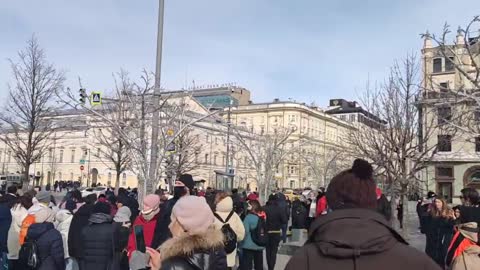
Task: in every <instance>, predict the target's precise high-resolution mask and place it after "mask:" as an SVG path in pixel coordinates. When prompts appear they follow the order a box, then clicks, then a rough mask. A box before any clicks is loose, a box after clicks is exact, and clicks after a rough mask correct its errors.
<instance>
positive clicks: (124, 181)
mask: <svg viewBox="0 0 480 270" xmlns="http://www.w3.org/2000/svg"><path fill="white" fill-rule="evenodd" d="M126 185H127V173H123V174H122V186H126Z"/></svg>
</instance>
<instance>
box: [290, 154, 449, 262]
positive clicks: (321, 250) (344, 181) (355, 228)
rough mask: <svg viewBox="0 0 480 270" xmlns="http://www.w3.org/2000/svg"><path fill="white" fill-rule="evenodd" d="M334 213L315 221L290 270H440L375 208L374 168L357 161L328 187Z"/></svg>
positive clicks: (328, 195) (328, 199) (365, 162)
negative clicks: (409, 244) (411, 245)
mask: <svg viewBox="0 0 480 270" xmlns="http://www.w3.org/2000/svg"><path fill="white" fill-rule="evenodd" d="M326 196H327V202H328V205H329V208H330V209H332V212H331V213H329V214H327V215H325V216H322V217H321V218H318V219H316V220H315V221H314V222H313V224H312V227H311V228H310V229H311V230H310V231H309V236H308V241H307V242H306V243H305V245H304V246H303V247H301V248H300V249H298V250H297V251H296V252H295V254H294V255H293V256H292V258H291V259H290V261H289V262H288V264H287V267H286V268H285V269H286V270H313V269H322V270H354V269H355V270H360V269H368V270H384V269H389V270H404V269H409V270H440V267H439V266H438V265H436V264H435V262H433V261H432V260H431V259H430V258H429V257H428V256H426V255H425V254H423V253H422V252H420V251H418V250H416V249H415V248H413V247H410V246H408V244H407V242H405V240H403V238H402V237H401V236H400V235H399V234H398V233H397V232H396V231H395V230H394V229H392V228H391V227H390V226H389V224H388V222H387V221H386V220H385V217H383V216H382V215H381V214H379V213H378V212H377V211H376V209H377V197H376V194H375V182H374V180H373V168H372V166H371V165H370V164H368V162H367V161H365V160H355V161H354V163H353V166H352V169H349V170H346V171H343V172H341V173H339V174H338V175H336V176H335V177H334V178H333V179H332V180H331V182H330V184H329V186H328V189H327V195H326Z"/></svg>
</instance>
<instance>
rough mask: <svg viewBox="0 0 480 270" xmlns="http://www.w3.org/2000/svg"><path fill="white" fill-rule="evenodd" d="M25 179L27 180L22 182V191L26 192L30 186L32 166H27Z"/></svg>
mask: <svg viewBox="0 0 480 270" xmlns="http://www.w3.org/2000/svg"><path fill="white" fill-rule="evenodd" d="M23 177H25V179H23V180H22V191H23V192H26V191H28V188H29V185H30V164H25V167H24V168H23Z"/></svg>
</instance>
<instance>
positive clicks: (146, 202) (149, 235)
mask: <svg viewBox="0 0 480 270" xmlns="http://www.w3.org/2000/svg"><path fill="white" fill-rule="evenodd" d="M159 212H160V197H159V196H158V195H156V194H149V195H147V196H146V197H145V198H144V199H143V207H142V210H141V211H140V215H139V216H138V217H137V218H136V219H135V222H134V223H133V226H132V227H133V230H132V231H131V232H130V237H129V238H128V247H127V250H128V256H129V258H131V256H132V253H133V252H134V251H135V250H138V251H140V252H142V253H145V250H143V251H142V250H139V249H138V248H137V245H136V240H137V238H138V237H136V234H135V232H137V233H139V230H142V233H143V241H144V243H145V245H146V246H148V247H150V246H151V245H152V240H153V235H154V231H155V227H156V226H157V220H158V216H159ZM140 227H141V229H140Z"/></svg>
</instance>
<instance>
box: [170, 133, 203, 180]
mask: <svg viewBox="0 0 480 270" xmlns="http://www.w3.org/2000/svg"><path fill="white" fill-rule="evenodd" d="M202 146H203V145H202V144H201V143H200V141H199V138H198V136H197V135H196V134H194V131H193V128H191V127H190V128H187V129H185V131H184V132H183V133H182V134H180V135H179V136H178V137H177V139H176V140H175V153H174V154H173V159H172V163H171V164H170V166H171V167H170V168H167V170H173V171H174V172H175V174H176V175H182V174H185V173H188V172H190V171H192V170H194V169H195V168H196V167H197V162H198V161H197V160H196V157H197V155H198V153H200V152H201V149H202Z"/></svg>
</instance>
